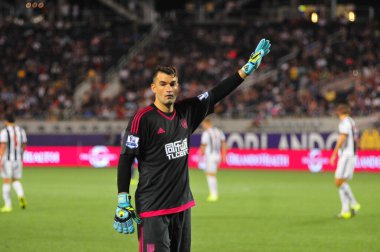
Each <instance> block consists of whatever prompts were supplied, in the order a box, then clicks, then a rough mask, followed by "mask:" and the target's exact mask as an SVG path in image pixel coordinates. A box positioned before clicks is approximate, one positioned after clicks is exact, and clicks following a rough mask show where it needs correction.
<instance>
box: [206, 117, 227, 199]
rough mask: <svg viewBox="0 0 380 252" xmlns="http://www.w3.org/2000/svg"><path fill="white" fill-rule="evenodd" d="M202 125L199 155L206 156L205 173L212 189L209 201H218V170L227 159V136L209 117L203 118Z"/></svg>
mask: <svg viewBox="0 0 380 252" xmlns="http://www.w3.org/2000/svg"><path fill="white" fill-rule="evenodd" d="M202 127H203V129H204V131H203V133H202V137H201V147H200V150H199V155H200V157H201V156H203V155H204V157H205V173H206V178H207V183H208V188H209V191H210V194H209V196H208V198H207V201H210V202H213V201H217V200H218V197H219V195H218V182H217V179H216V172H217V170H218V166H219V163H220V161H222V162H225V160H226V152H227V144H226V137H225V135H224V134H223V132H222V131H221V130H220V129H218V128H216V127H214V126H213V124H212V121H211V119H209V118H206V119H204V120H203V122H202ZM200 160H201V158H200Z"/></svg>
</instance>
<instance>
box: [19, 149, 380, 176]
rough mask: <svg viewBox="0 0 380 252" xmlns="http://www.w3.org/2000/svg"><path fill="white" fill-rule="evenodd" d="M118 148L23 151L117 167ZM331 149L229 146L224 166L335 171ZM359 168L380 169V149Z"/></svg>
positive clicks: (361, 155) (363, 155)
mask: <svg viewBox="0 0 380 252" xmlns="http://www.w3.org/2000/svg"><path fill="white" fill-rule="evenodd" d="M119 153H120V148H119V147H107V146H79V147H76V146H75V147H51V146H47V147H33V146H30V147H27V149H26V150H25V153H24V164H25V166H26V167H33V166H45V167H51V166H57V167H60V166H61V167H95V168H102V167H116V166H117V162H118V158H119ZM330 155H331V151H325V150H319V149H313V150H269V149H267V150H256V149H255V150H252V149H251V150H242V149H230V150H229V151H228V153H227V161H226V163H222V164H221V168H222V169H268V170H305V171H307V170H309V171H311V172H320V171H334V170H335V166H331V165H330V163H329V158H330ZM198 158H199V157H198V148H190V155H189V166H190V167H197V166H198ZM355 169H356V170H357V171H368V172H380V151H359V152H358V158H357V160H356V164H355Z"/></svg>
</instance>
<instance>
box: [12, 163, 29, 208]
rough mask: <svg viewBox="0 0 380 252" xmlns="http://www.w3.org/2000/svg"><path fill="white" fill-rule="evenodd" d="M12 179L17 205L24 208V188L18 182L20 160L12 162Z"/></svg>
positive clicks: (20, 166) (20, 170)
mask: <svg viewBox="0 0 380 252" xmlns="http://www.w3.org/2000/svg"><path fill="white" fill-rule="evenodd" d="M13 171H14V172H13V177H14V178H13V179H12V186H13V189H14V190H15V191H16V194H17V197H18V202H19V205H20V207H21V208H22V209H25V208H26V200H25V195H24V188H23V186H22V184H21V182H20V179H21V177H22V162H14V167H13Z"/></svg>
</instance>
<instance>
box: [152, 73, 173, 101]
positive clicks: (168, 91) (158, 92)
mask: <svg viewBox="0 0 380 252" xmlns="http://www.w3.org/2000/svg"><path fill="white" fill-rule="evenodd" d="M151 88H152V91H153V93H154V94H155V96H156V101H158V102H159V103H161V104H162V105H165V106H170V105H172V104H174V102H175V100H176V99H177V95H178V92H179V84H178V78H177V77H174V76H172V75H169V74H166V73H162V72H158V73H157V76H156V78H154V80H153V83H152V85H151Z"/></svg>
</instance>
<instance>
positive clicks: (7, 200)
mask: <svg viewBox="0 0 380 252" xmlns="http://www.w3.org/2000/svg"><path fill="white" fill-rule="evenodd" d="M3 198H4V204H5V207H8V208H11V207H12V201H11V184H3Z"/></svg>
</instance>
